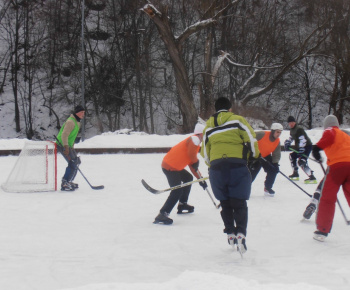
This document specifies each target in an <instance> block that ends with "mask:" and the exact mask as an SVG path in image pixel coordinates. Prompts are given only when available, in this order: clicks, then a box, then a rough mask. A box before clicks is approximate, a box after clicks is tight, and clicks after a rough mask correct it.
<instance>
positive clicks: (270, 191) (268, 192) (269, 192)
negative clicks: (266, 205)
mask: <svg viewBox="0 0 350 290" xmlns="http://www.w3.org/2000/svg"><path fill="white" fill-rule="evenodd" d="M264 195H265V196H269V197H274V196H275V191H274V190H273V189H272V188H266V187H265V188H264Z"/></svg>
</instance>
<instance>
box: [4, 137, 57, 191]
mask: <svg viewBox="0 0 350 290" xmlns="http://www.w3.org/2000/svg"><path fill="white" fill-rule="evenodd" d="M56 163H57V150H56V144H55V143H53V142H50V141H35V142H34V141H32V142H26V143H25V145H24V148H23V149H22V150H21V153H20V155H19V156H18V158H17V161H16V163H15V165H14V167H13V169H12V171H11V173H10V175H9V177H8V178H7V181H6V182H5V183H4V184H2V185H1V187H2V189H3V190H4V191H7V192H40V191H55V190H56V189H57V165H56Z"/></svg>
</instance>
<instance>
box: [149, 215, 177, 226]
mask: <svg viewBox="0 0 350 290" xmlns="http://www.w3.org/2000/svg"><path fill="white" fill-rule="evenodd" d="M168 216H169V214H168V213H166V212H165V213H159V215H157V216H156V218H155V219H154V222H153V223H154V224H164V225H171V224H172V223H173V220H172V219H171V218H169V217H168Z"/></svg>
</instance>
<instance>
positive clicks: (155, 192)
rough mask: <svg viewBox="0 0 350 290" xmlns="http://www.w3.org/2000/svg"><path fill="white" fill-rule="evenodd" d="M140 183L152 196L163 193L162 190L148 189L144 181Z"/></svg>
mask: <svg viewBox="0 0 350 290" xmlns="http://www.w3.org/2000/svg"><path fill="white" fill-rule="evenodd" d="M141 183H142V185H143V186H144V187H145V188H146V189H147V190H148V191H150V192H152V193H153V194H159V193H162V192H163V191H162V190H156V189H154V188H152V187H150V186H149V185H148V184H147V182H146V181H144V180H143V179H142V180H141Z"/></svg>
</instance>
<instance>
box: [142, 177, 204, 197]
mask: <svg viewBox="0 0 350 290" xmlns="http://www.w3.org/2000/svg"><path fill="white" fill-rule="evenodd" d="M208 178H209V177H203V178H199V179H196V180H193V181H190V182H187V183H183V184H179V185H176V186H173V187H170V188H167V189H160V190H158V189H154V188H152V187H151V186H149V185H148V184H147V182H146V181H144V180H143V179H142V180H141V183H142V185H143V186H144V187H145V188H146V189H147V190H148V191H149V192H152V193H153V194H159V193H163V192H166V191H170V190H174V189H178V188H181V187H185V186H189V185H191V184H193V183H196V182H201V181H204V180H207V179H208Z"/></svg>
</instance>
